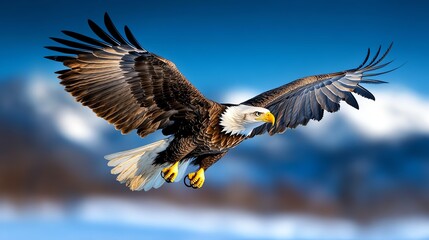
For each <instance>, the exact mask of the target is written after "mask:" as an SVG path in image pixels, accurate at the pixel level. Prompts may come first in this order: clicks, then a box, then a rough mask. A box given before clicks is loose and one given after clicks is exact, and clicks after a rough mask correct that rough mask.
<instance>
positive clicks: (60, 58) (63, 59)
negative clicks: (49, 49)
mask: <svg viewBox="0 0 429 240" xmlns="http://www.w3.org/2000/svg"><path fill="white" fill-rule="evenodd" d="M44 58H46V59H49V60H54V61H57V62H64V61H66V60H72V59H76V58H74V57H70V56H45V57H44Z"/></svg>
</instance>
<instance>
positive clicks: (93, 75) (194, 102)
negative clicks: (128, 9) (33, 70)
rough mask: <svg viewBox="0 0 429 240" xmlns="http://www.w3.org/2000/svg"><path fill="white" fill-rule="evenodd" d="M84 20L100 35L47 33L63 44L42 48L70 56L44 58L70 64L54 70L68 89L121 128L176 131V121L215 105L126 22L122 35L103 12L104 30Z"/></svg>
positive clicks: (142, 132) (170, 132) (67, 32)
mask: <svg viewBox="0 0 429 240" xmlns="http://www.w3.org/2000/svg"><path fill="white" fill-rule="evenodd" d="M88 23H89V26H90V28H91V29H92V30H93V31H94V33H95V34H96V35H97V36H98V37H99V39H94V38H90V37H87V36H84V35H82V34H79V33H75V32H71V31H63V33H64V34H65V35H67V36H69V37H71V38H74V40H66V39H60V38H51V39H52V40H54V41H56V42H58V43H61V44H63V45H65V46H66V47H52V46H49V47H46V48H48V49H51V50H54V51H57V52H60V53H65V54H72V56H70V55H68V56H48V57H46V58H48V59H52V60H55V61H59V62H62V63H63V64H64V65H65V66H66V67H68V69H66V70H62V71H58V72H57V73H58V74H60V75H59V78H60V79H61V84H62V85H64V86H65V90H66V91H68V92H70V93H71V95H73V96H74V97H75V98H76V100H77V101H78V102H81V103H82V104H83V105H84V106H88V107H90V108H91V109H92V110H93V111H94V112H95V113H96V114H97V115H98V116H99V117H102V118H104V119H106V120H107V121H108V122H109V123H111V124H113V125H114V126H115V127H116V129H118V130H121V132H122V133H124V134H125V133H128V132H130V131H131V130H133V129H137V130H138V131H137V133H138V134H139V135H140V136H142V137H144V136H146V135H147V134H149V133H152V132H154V131H156V130H157V129H164V131H163V132H164V134H174V129H176V128H175V127H174V126H175V125H177V124H178V123H180V122H181V121H185V118H186V119H189V118H193V117H195V116H194V115H195V114H196V113H197V112H199V111H201V110H202V109H205V108H206V107H207V106H209V105H211V104H213V102H211V101H210V100H208V99H206V98H205V97H204V96H203V95H202V94H201V93H200V92H199V91H198V90H197V89H196V88H195V87H194V86H193V85H192V84H191V83H190V82H189V81H188V80H186V78H185V77H184V76H183V75H182V74H181V73H180V72H179V70H178V69H177V68H176V66H175V65H174V64H173V63H172V62H170V61H168V60H166V59H164V58H162V57H159V56H157V55H155V54H153V53H150V52H148V51H146V50H145V49H143V48H142V47H141V46H140V44H139V43H138V42H137V40H136V39H135V37H134V36H133V34H132V33H131V31H130V30H129V28H128V27H127V26H125V35H126V37H127V39H125V38H124V37H123V36H122V35H121V34H120V33H119V32H118V30H117V29H116V27H115V26H114V25H113V23H112V21H111V19H110V17H109V16H108V14H107V13H106V14H105V15H104V23H105V25H106V28H107V30H108V32H105V31H104V30H103V29H102V28H100V27H99V26H98V25H97V24H95V23H94V22H93V21H91V20H88Z"/></svg>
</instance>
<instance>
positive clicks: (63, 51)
mask: <svg viewBox="0 0 429 240" xmlns="http://www.w3.org/2000/svg"><path fill="white" fill-rule="evenodd" d="M45 48H46V49H49V50H52V51H57V52H61V53H66V54H82V53H87V51H84V50H76V49H71V48H64V47H55V46H46V47H45Z"/></svg>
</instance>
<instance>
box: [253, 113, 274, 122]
mask: <svg viewBox="0 0 429 240" xmlns="http://www.w3.org/2000/svg"><path fill="white" fill-rule="evenodd" d="M256 120H258V121H262V122H267V123H271V124H273V125H274V123H275V122H276V118H275V117H274V115H273V114H272V113H270V112H267V113H264V114H262V115H261V116H259V117H257V118H256Z"/></svg>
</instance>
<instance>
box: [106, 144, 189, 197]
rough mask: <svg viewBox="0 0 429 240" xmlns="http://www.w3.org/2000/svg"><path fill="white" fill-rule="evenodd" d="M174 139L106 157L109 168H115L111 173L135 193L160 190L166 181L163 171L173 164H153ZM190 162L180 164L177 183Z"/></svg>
mask: <svg viewBox="0 0 429 240" xmlns="http://www.w3.org/2000/svg"><path fill="white" fill-rule="evenodd" d="M172 140H173V137H170V138H166V139H163V140H160V141H157V142H154V143H151V144H149V145H146V146H143V147H139V148H135V149H131V150H128V151H123V152H118V153H113V154H110V155H107V156H105V157H104V158H105V159H107V160H108V161H109V162H108V163H107V165H108V166H110V167H113V169H112V171H111V173H112V174H118V176H117V178H116V180H118V181H119V182H121V183H126V185H127V187H129V188H130V189H131V190H133V191H140V190H142V189H143V190H145V191H148V190H149V189H151V188H159V187H161V186H162V184H164V182H165V180H164V179H163V178H162V177H161V170H162V169H164V168H166V167H168V166H170V165H171V163H165V164H153V161H154V160H155V158H156V157H157V156H158V153H160V152H162V151H164V150H165V149H166V148H167V147H168V145H169V144H170V142H171V141H172ZM189 162H190V161H189V160H187V161H183V162H181V163H180V164H179V174H178V176H177V178H176V182H177V181H179V180H180V179H181V178H182V177H183V175H184V173H185V171H186V168H187V167H188V165H189Z"/></svg>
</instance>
